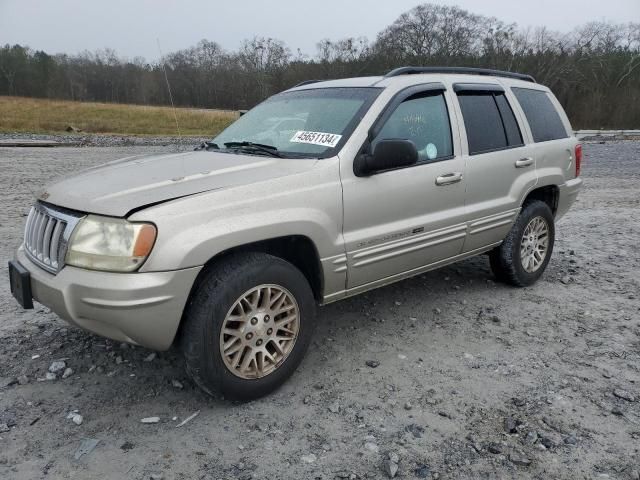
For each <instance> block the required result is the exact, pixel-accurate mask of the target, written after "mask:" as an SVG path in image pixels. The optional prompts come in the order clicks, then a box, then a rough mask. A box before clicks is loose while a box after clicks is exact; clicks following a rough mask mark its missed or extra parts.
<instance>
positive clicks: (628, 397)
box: [613, 388, 636, 402]
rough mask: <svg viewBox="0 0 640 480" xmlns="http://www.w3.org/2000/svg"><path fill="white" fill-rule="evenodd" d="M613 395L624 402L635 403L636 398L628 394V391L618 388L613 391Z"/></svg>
mask: <svg viewBox="0 0 640 480" xmlns="http://www.w3.org/2000/svg"><path fill="white" fill-rule="evenodd" d="M613 394H614V395H615V396H616V397H618V398H621V399H622V400H626V401H627V402H635V401H636V398H635V397H634V396H633V395H632V394H631V393H629V392H627V391H626V390H622V389H621V388H616V389H615V390H614V391H613Z"/></svg>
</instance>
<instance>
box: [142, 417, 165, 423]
mask: <svg viewBox="0 0 640 480" xmlns="http://www.w3.org/2000/svg"><path fill="white" fill-rule="evenodd" d="M159 421H160V417H147V418H143V419H142V420H140V422H142V423H158V422H159Z"/></svg>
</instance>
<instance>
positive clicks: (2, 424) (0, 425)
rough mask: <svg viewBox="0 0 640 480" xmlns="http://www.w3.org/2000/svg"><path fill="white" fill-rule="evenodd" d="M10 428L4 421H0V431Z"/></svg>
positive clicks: (4, 431) (3, 431)
mask: <svg viewBox="0 0 640 480" xmlns="http://www.w3.org/2000/svg"><path fill="white" fill-rule="evenodd" d="M10 430H11V428H9V425H7V424H6V423H0V433H6V432H8V431H10Z"/></svg>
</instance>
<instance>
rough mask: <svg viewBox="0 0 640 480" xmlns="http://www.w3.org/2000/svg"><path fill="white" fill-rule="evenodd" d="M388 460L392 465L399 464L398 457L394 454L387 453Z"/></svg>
mask: <svg viewBox="0 0 640 480" xmlns="http://www.w3.org/2000/svg"><path fill="white" fill-rule="evenodd" d="M389 460H391V461H392V462H393V463H400V456H399V455H398V454H397V453H395V452H389Z"/></svg>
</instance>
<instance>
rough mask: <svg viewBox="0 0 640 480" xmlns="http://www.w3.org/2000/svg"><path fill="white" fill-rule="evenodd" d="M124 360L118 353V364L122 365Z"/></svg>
mask: <svg viewBox="0 0 640 480" xmlns="http://www.w3.org/2000/svg"><path fill="white" fill-rule="evenodd" d="M122 362H124V360H123V359H122V356H120V355H118V356H117V357H116V365H120V364H121V363H122Z"/></svg>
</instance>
